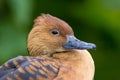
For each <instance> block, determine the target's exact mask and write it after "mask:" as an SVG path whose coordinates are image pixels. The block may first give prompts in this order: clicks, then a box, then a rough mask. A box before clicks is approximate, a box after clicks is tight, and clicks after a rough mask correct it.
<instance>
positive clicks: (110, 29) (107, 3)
mask: <svg viewBox="0 0 120 80" xmlns="http://www.w3.org/2000/svg"><path fill="white" fill-rule="evenodd" d="M41 13H49V14H51V15H54V16H56V17H59V18H61V19H63V20H65V21H66V22H68V23H69V24H70V25H71V26H72V28H73V29H74V31H75V35H76V36H77V37H78V38H79V39H81V40H84V41H87V42H93V43H95V44H96V45H97V50H96V51H93V50H90V52H91V53H92V56H93V58H94V61H95V65H96V73H95V80H120V76H119V72H120V69H119V68H120V63H119V60H120V58H119V57H120V36H119V35H120V0H59V1H57V0H51V1H50V0H0V64H3V63H4V62H5V61H7V60H8V59H10V58H13V57H16V56H19V55H28V53H27V48H26V44H27V35H28V33H29V31H30V29H31V28H32V25H33V20H34V19H35V18H36V17H37V16H39V15H40V14H41Z"/></svg>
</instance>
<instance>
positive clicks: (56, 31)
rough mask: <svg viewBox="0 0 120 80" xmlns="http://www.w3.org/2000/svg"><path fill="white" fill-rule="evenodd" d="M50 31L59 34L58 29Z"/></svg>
mask: <svg viewBox="0 0 120 80" xmlns="http://www.w3.org/2000/svg"><path fill="white" fill-rule="evenodd" d="M51 33H52V34H53V35H59V31H58V30H56V29H54V30H52V31H51Z"/></svg>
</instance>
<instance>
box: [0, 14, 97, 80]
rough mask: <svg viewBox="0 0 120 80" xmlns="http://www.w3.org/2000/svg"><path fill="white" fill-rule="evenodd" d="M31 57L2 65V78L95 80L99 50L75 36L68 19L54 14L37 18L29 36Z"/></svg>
mask: <svg viewBox="0 0 120 80" xmlns="http://www.w3.org/2000/svg"><path fill="white" fill-rule="evenodd" d="M27 49H28V52H29V54H30V55H29V56H18V57H15V58H12V59H10V60H8V61H6V62H5V63H4V64H3V65H1V66H0V80H93V79H94V74H95V65H94V60H93V58H92V56H91V54H90V53H89V52H88V51H87V49H96V45H95V44H93V43H87V42H85V41H82V40H79V39H77V38H76V37H75V36H74V32H73V30H72V28H71V27H70V26H69V24H67V23H66V22H65V21H63V20H61V19H59V18H57V17H55V16H52V15H50V14H41V15H40V16H38V17H37V18H36V19H35V20H34V24H33V28H32V29H31V31H30V33H29V35H28V39H27Z"/></svg>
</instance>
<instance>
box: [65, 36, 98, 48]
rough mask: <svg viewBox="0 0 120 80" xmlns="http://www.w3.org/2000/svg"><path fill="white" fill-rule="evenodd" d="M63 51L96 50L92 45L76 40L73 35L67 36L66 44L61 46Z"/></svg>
mask: <svg viewBox="0 0 120 80" xmlns="http://www.w3.org/2000/svg"><path fill="white" fill-rule="evenodd" d="M63 47H64V48H65V49H81V50H82V49H94V50H95V49H96V45H95V44H93V43H87V42H84V41H81V40H79V39H77V38H76V37H75V36H73V35H69V36H67V42H66V44H65V45H64V46H63Z"/></svg>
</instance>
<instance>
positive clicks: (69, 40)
mask: <svg viewBox="0 0 120 80" xmlns="http://www.w3.org/2000/svg"><path fill="white" fill-rule="evenodd" d="M27 47H28V51H29V53H30V55H32V56H39V55H48V56H50V55H51V54H54V53H61V52H64V51H71V50H73V49H80V50H83V49H95V48H96V45H95V44H93V43H87V42H84V41H81V40H79V39H77V38H76V37H75V36H74V32H73V30H72V28H71V27H70V26H69V25H68V24H67V23H66V22H64V21H63V20H61V19H58V18H56V17H54V16H51V15H49V14H42V15H41V16H39V17H38V18H37V19H35V21H34V25H33V28H32V30H31V31H30V33H29V35H28V45H27Z"/></svg>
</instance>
